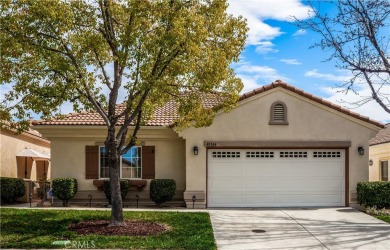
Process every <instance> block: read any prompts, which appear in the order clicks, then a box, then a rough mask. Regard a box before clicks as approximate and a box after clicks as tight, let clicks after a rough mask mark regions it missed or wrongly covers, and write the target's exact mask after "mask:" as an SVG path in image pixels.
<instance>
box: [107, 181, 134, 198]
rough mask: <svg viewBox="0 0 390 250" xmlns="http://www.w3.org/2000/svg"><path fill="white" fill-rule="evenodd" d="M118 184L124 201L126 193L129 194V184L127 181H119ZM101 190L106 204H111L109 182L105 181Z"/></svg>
mask: <svg viewBox="0 0 390 250" xmlns="http://www.w3.org/2000/svg"><path fill="white" fill-rule="evenodd" d="M119 183H120V187H121V196H122V200H124V199H125V198H126V195H127V193H128V192H129V188H130V182H129V180H119ZM103 190H104V194H105V195H106V198H107V200H108V203H109V204H111V186H110V180H105V181H104V182H103Z"/></svg>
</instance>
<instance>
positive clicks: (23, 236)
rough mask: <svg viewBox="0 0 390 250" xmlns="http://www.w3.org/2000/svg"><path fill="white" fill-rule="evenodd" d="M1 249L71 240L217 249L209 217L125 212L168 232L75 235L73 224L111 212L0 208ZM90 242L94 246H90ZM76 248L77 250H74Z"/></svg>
mask: <svg viewBox="0 0 390 250" xmlns="http://www.w3.org/2000/svg"><path fill="white" fill-rule="evenodd" d="M0 213H1V221H0V226H1V228H0V229H1V233H0V240H1V241H0V242H1V243H0V248H64V245H53V244H52V243H53V242H54V241H61V240H62V241H63V240H70V241H71V244H84V247H82V248H87V245H85V244H87V243H88V244H89V246H90V247H91V246H92V244H93V247H94V248H116V249H118V248H126V249H131V248H135V249H202V250H203V249H204V250H206V249H216V246H215V241H214V237H213V230H212V227H211V223H210V217H209V214H208V213H186V212H154V211H153V212H144V211H139V212H138V211H130V212H124V217H125V219H134V220H143V221H154V222H160V223H165V224H167V225H169V226H170V227H171V230H170V231H167V232H164V233H162V234H159V235H154V236H142V237H141V236H100V235H88V236H83V235H78V234H76V233H75V232H72V231H70V230H68V229H67V227H68V225H69V224H70V223H72V222H80V221H84V220H99V219H109V218H110V211H87V210H84V211H79V210H41V209H11V208H0ZM92 241H93V242H92ZM74 248H76V247H74Z"/></svg>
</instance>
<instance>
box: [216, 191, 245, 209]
mask: <svg viewBox="0 0 390 250" xmlns="http://www.w3.org/2000/svg"><path fill="white" fill-rule="evenodd" d="M211 197H212V198H211V200H210V201H209V202H210V203H212V204H214V206H216V207H218V206H221V207H226V206H229V207H234V204H237V206H239V204H242V195H241V194H226V193H223V194H215V195H212V196H211Z"/></svg>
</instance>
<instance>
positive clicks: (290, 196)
mask: <svg viewBox="0 0 390 250" xmlns="http://www.w3.org/2000/svg"><path fill="white" fill-rule="evenodd" d="M208 154H209V155H208V185H207V195H208V196H207V201H208V206H209V207H294V206H344V197H345V194H344V192H345V191H344V185H345V183H344V182H345V181H344V180H345V178H344V172H345V166H344V162H345V160H344V157H345V156H344V150H312V149H307V150H289V149H285V150H283V149H281V150H264V149H237V150H234V149H226V150H224V149H215V150H213V149H209V150H208Z"/></svg>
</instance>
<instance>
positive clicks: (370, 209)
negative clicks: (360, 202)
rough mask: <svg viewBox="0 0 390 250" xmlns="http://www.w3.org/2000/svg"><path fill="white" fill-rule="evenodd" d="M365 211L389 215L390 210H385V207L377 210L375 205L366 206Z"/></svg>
mask: <svg viewBox="0 0 390 250" xmlns="http://www.w3.org/2000/svg"><path fill="white" fill-rule="evenodd" d="M366 213H367V214H369V215H374V216H390V211H387V210H386V208H382V209H380V210H379V209H378V208H377V207H376V206H373V207H367V208H366Z"/></svg>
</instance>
